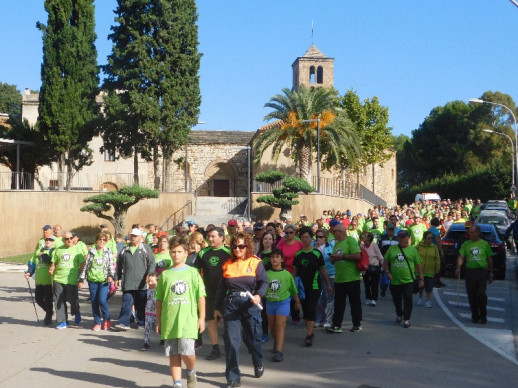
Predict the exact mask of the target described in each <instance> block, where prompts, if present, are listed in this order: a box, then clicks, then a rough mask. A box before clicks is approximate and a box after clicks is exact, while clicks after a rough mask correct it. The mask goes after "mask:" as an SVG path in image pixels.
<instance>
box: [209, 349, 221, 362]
mask: <svg viewBox="0 0 518 388" xmlns="http://www.w3.org/2000/svg"><path fill="white" fill-rule="evenodd" d="M220 357H221V350H219V348H214V347H213V348H212V351H211V352H210V354H209V355H208V356H207V357H205V359H206V360H209V361H212V360H216V359H218V358H220Z"/></svg>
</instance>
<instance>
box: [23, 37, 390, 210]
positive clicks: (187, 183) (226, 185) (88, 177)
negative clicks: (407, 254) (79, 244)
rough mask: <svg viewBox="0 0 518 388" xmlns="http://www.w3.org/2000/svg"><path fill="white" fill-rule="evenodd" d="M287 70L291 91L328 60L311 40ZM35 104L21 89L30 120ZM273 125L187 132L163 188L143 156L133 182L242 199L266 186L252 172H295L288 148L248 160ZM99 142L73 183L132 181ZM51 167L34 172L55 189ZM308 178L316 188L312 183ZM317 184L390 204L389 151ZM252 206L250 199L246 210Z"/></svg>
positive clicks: (328, 75) (324, 75)
mask: <svg viewBox="0 0 518 388" xmlns="http://www.w3.org/2000/svg"><path fill="white" fill-rule="evenodd" d="M292 69H293V89H294V90H298V88H299V86H300V85H307V86H322V87H331V86H333V72H334V59H333V58H329V57H327V56H325V55H324V54H323V53H322V52H321V51H320V50H318V49H317V48H316V47H315V46H313V45H312V46H311V47H310V48H309V49H308V50H307V52H306V53H305V54H304V55H303V56H301V57H299V58H297V59H296V60H295V61H294V62H293V64H292ZM37 108H38V95H37V94H31V93H30V91H28V90H26V92H25V93H23V106H22V116H23V118H27V119H28V120H29V122H30V123H32V124H34V123H35V122H36V120H37V114H38V109H37ZM279 126H280V124H279V122H278V121H277V122H271V123H268V124H266V125H264V126H262V127H260V128H259V129H258V131H257V132H242V131H197V130H196V131H191V134H190V141H189V143H188V144H187V146H186V147H183V148H182V149H180V150H178V151H176V152H175V153H174V155H173V158H172V159H173V161H174V163H173V166H172V168H171V171H172V179H171V182H172V183H171V187H168V188H165V187H163V182H164V179H163V176H162V174H163V169H162V165H161V164H160V165H159V166H158V170H155V169H154V168H153V163H152V162H146V161H144V160H140V161H139V183H140V184H142V183H143V182H146V185H147V186H148V187H154V186H155V185H156V184H157V183H158V185H159V187H160V188H161V189H162V191H168V192H192V193H194V194H195V198H203V197H212V198H222V199H224V198H227V199H228V198H239V199H240V200H242V201H245V202H246V198H248V195H249V187H250V189H251V191H252V192H253V193H255V192H265V191H269V189H270V188H269V187H268V185H264V184H260V183H257V182H254V181H253V177H254V176H255V175H256V174H257V173H259V172H263V171H267V170H268V169H271V168H276V169H279V170H281V171H283V172H286V173H287V174H290V175H296V169H295V165H294V161H293V159H292V158H291V150H290V149H289V147H286V148H285V149H284V150H283V151H282V152H281V156H280V158H279V159H278V160H277V161H275V160H273V157H272V152H271V149H269V150H267V151H266V152H265V153H264V155H263V157H262V159H261V161H260V162H259V163H251V161H252V160H253V158H254V155H253V147H252V146H253V140H254V139H255V138H256V136H257V134H258V133H261V132H262V131H270V130H277V129H278V128H279ZM101 146H102V139H101V138H100V137H97V138H94V139H93V140H92V142H91V143H90V148H91V149H92V150H94V160H93V163H92V165H90V166H87V167H85V168H84V169H83V170H82V171H80V172H79V173H77V174H76V177H74V180H75V181H74V183H73V184H72V186H73V187H75V188H80V189H82V190H93V191H97V190H101V191H102V190H111V189H115V188H117V187H120V186H121V185H125V184H132V183H133V181H132V179H133V160H132V158H129V159H119V160H117V161H115V157H114V155H113V154H110V153H109V152H105V153H104V154H101V153H100V152H99V149H100V147H101ZM387 152H391V151H387ZM313 169H314V171H313V176H314V177H316V175H317V174H316V163H313ZM55 171H56V169H55V168H54V169H51V168H49V167H43V168H41V171H40V172H39V177H40V181H41V183H40V186H41V188H42V189H44V190H47V189H49V190H51V189H53V188H55V185H56V182H57V180H56V177H55V174H56V173H55ZM155 174H156V176H155ZM312 183H313V186H315V187H316V184H315V182H312ZM249 184H250V186H249ZM320 187H321V193H322V194H325V195H331V196H338V197H351V198H364V199H365V200H367V201H368V202H369V203H371V204H386V205H388V206H393V205H395V204H396V158H395V153H394V152H392V157H391V158H390V159H389V160H388V161H387V162H385V163H384V164H383V166H380V165H370V166H367V167H366V168H364V169H363V171H361V172H359V173H350V172H348V171H338V170H336V171H323V172H322V173H321V184H320ZM238 202H239V201H237V202H236V203H238ZM200 206H201V205H200ZM208 206H209V207H211V206H219V205H210V204H209V205H208ZM245 206H246V204H245ZM254 206H255V205H254V203H252V210H253V208H254Z"/></svg>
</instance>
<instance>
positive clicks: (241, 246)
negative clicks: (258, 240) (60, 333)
mask: <svg viewBox="0 0 518 388" xmlns="http://www.w3.org/2000/svg"><path fill="white" fill-rule="evenodd" d="M232 248H233V249H239V250H240V251H242V250H243V249H246V245H245V244H239V245H234V246H233V247H232Z"/></svg>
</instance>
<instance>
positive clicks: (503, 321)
mask: <svg viewBox="0 0 518 388" xmlns="http://www.w3.org/2000/svg"><path fill="white" fill-rule="evenodd" d="M459 315H460V316H461V317H462V318H471V314H464V313H459ZM487 320H488V321H489V322H495V323H505V319H501V318H492V317H487Z"/></svg>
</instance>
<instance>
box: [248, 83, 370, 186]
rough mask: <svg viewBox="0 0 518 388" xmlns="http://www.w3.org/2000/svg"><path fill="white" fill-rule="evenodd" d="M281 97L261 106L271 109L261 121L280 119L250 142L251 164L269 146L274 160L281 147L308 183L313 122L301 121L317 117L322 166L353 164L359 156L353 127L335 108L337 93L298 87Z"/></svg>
mask: <svg viewBox="0 0 518 388" xmlns="http://www.w3.org/2000/svg"><path fill="white" fill-rule="evenodd" d="M282 92H283V93H284V94H283V95H282V94H277V95H275V96H273V97H272V98H271V99H270V101H269V102H267V103H266V104H265V105H264V106H265V107H267V108H272V109H273V111H272V112H270V113H268V114H267V115H266V116H265V118H264V120H265V121H268V120H272V119H277V120H280V122H279V125H278V126H275V127H274V128H270V129H268V130H266V131H264V132H263V133H262V134H260V135H259V136H258V137H257V139H256V140H255V141H254V147H255V149H256V154H255V161H256V162H258V161H260V159H261V157H262V155H263V153H264V152H265V150H266V149H267V148H268V147H270V146H273V155H274V157H275V160H277V159H278V157H279V154H280V152H281V150H282V149H283V148H284V147H285V146H289V147H291V149H292V155H293V158H294V159H295V161H296V163H298V167H299V173H300V176H301V177H302V178H303V179H305V180H306V181H307V182H309V183H311V182H312V177H313V176H312V169H311V166H312V160H313V157H312V154H313V152H314V150H315V149H316V142H317V131H316V129H317V123H316V122H311V123H303V122H302V121H303V120H312V119H316V118H320V131H321V154H322V156H323V163H322V164H323V166H324V167H325V168H330V167H331V166H332V165H338V167H339V168H340V167H342V166H343V165H344V156H345V155H347V162H348V163H347V164H353V163H355V162H356V161H357V160H358V158H359V154H360V146H359V142H358V139H357V138H356V136H355V135H354V131H353V129H352V128H353V124H352V122H351V121H350V120H349V119H348V118H347V116H346V114H345V112H344V111H342V110H341V109H340V108H339V105H338V93H337V92H336V90H334V89H325V88H322V87H316V88H315V87H310V88H308V87H306V86H300V88H299V90H298V92H295V91H292V90H290V89H288V88H283V89H282Z"/></svg>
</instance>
